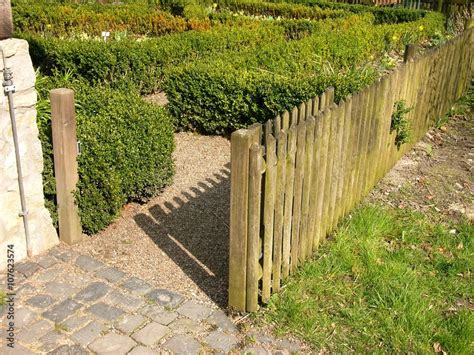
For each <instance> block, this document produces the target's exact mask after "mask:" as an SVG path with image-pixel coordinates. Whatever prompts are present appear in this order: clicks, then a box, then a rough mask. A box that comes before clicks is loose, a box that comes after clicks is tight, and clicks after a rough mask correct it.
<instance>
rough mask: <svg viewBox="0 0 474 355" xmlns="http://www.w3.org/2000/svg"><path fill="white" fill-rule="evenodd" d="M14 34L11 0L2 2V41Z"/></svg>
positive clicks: (0, 22) (0, 31)
mask: <svg viewBox="0 0 474 355" xmlns="http://www.w3.org/2000/svg"><path fill="white" fill-rule="evenodd" d="M12 34H13V19H12V7H11V3H10V0H0V40H1V39H5V38H11V36H12Z"/></svg>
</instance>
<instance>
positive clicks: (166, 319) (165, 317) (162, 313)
mask: <svg viewBox="0 0 474 355" xmlns="http://www.w3.org/2000/svg"><path fill="white" fill-rule="evenodd" d="M147 316H148V317H149V318H151V319H153V320H154V321H155V322H158V323H160V324H163V325H168V324H170V323H171V322H172V321H174V320H175V319H176V318H178V315H177V314H176V313H175V312H169V311H166V310H163V309H161V310H160V309H157V310H154V311H152V312H150V313H148V314H147Z"/></svg>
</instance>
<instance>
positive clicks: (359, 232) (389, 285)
mask: <svg viewBox="0 0 474 355" xmlns="http://www.w3.org/2000/svg"><path fill="white" fill-rule="evenodd" d="M453 229H455V230H456V232H455V233H453ZM450 231H451V232H450ZM472 236H474V227H473V226H472V225H470V224H469V223H468V222H463V223H461V224H458V225H444V224H436V223H432V222H430V221H429V220H428V219H427V218H426V217H424V216H423V215H421V214H418V213H414V212H409V211H406V210H398V209H386V208H382V207H378V206H364V207H361V208H359V209H358V210H356V211H355V212H354V213H353V215H352V218H350V219H347V220H346V221H345V222H343V223H342V224H341V225H340V226H339V229H338V231H337V232H336V234H335V236H334V239H333V240H330V241H328V242H326V243H325V245H324V246H323V247H322V248H321V249H320V250H319V251H318V253H317V256H316V258H315V259H314V260H312V261H310V262H308V263H306V264H305V266H303V267H302V268H301V270H300V271H299V272H298V273H297V275H295V277H293V278H292V280H291V281H290V282H289V283H288V284H287V285H286V287H285V288H284V290H283V291H282V292H281V293H280V294H277V295H275V296H274V297H273V298H272V299H271V302H270V304H269V307H268V309H267V311H266V312H265V315H264V317H265V320H266V321H269V322H271V323H274V324H275V325H276V330H277V333H288V332H290V333H293V334H295V335H297V336H299V337H301V338H303V339H304V340H305V341H307V342H308V343H309V344H310V345H311V346H312V347H313V348H314V349H315V350H320V349H326V350H328V351H330V352H336V353H341V352H344V353H345V352H348V351H355V352H356V353H366V352H371V353H372V352H376V353H380V352H388V353H393V352H395V353H407V352H410V353H432V352H434V346H435V347H438V346H439V345H440V346H441V348H442V349H443V350H446V351H448V352H449V353H459V354H468V353H472V351H473V341H474V336H473V334H474V314H473V312H471V311H469V309H468V307H469V300H471V301H472V299H473V298H474V290H473V284H472V280H471V277H470V275H471V271H472V269H473V263H474V245H473V240H472ZM471 306H472V305H471Z"/></svg>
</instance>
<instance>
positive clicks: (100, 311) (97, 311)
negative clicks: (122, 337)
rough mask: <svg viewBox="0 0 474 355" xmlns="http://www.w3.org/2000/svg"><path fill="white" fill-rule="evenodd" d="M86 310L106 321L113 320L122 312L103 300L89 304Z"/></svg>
mask: <svg viewBox="0 0 474 355" xmlns="http://www.w3.org/2000/svg"><path fill="white" fill-rule="evenodd" d="M87 311H88V312H90V313H92V314H94V315H95V316H97V317H99V318H102V319H105V320H107V321H113V320H114V319H117V318H118V317H119V316H121V315H122V314H123V313H124V311H122V310H121V309H119V308H117V307H115V306H111V305H108V304H105V303H103V302H99V303H96V304H94V305H92V306H90V307H89V308H88V309H87Z"/></svg>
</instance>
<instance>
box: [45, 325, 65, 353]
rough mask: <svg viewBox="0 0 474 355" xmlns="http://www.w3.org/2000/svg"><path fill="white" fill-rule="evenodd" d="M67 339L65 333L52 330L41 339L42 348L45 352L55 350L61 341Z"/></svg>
mask: <svg viewBox="0 0 474 355" xmlns="http://www.w3.org/2000/svg"><path fill="white" fill-rule="evenodd" d="M65 339H66V337H65V336H64V334H61V333H58V332H56V331H54V330H52V331H50V332H48V333H46V334H45V335H43V336H42V337H41V338H40V339H39V342H40V343H41V346H40V350H41V351H44V352H48V351H51V350H54V349H56V348H57V347H58V346H59V345H60V343H61V342H64V341H65Z"/></svg>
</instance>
